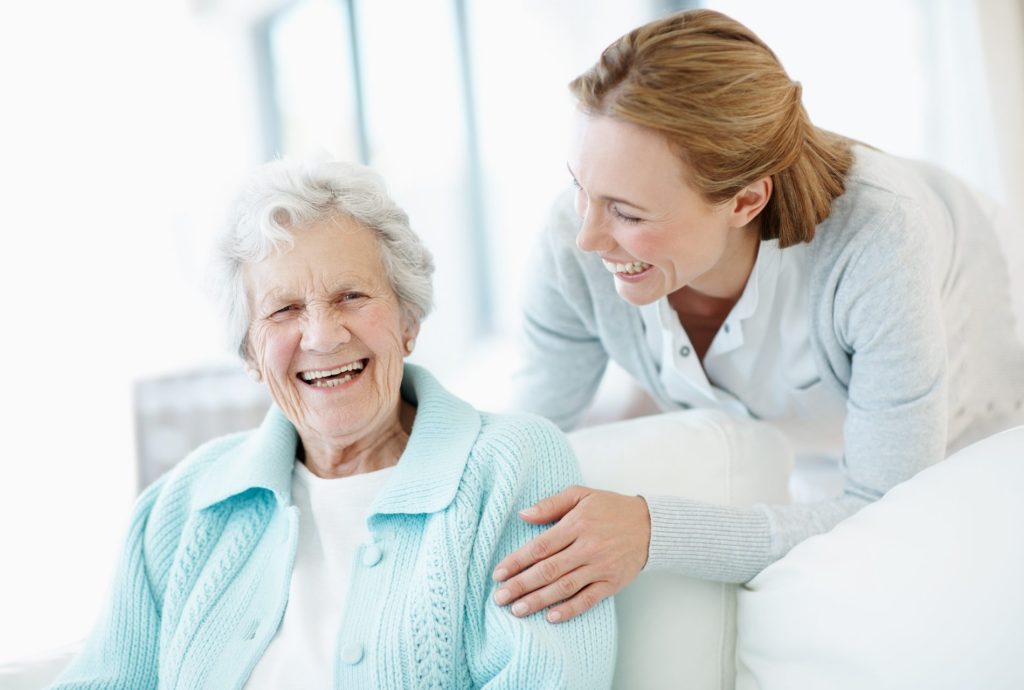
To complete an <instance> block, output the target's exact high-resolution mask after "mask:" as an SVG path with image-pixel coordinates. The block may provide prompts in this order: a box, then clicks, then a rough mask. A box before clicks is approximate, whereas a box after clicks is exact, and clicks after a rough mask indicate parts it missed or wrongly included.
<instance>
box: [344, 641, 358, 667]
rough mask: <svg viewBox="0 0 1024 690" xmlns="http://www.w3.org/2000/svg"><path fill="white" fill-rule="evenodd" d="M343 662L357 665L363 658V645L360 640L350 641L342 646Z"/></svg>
mask: <svg viewBox="0 0 1024 690" xmlns="http://www.w3.org/2000/svg"><path fill="white" fill-rule="evenodd" d="M340 658H341V663H343V664H348V665H349V666H355V665H356V664H358V663H359V662H360V661H362V660H363V645H361V644H359V643H358V642H349V643H347V644H345V646H344V647H342V648H341V654H340Z"/></svg>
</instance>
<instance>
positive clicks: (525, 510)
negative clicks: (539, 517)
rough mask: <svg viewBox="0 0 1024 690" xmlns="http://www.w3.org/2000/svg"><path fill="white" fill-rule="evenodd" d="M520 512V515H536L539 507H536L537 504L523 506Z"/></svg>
mask: <svg viewBox="0 0 1024 690" xmlns="http://www.w3.org/2000/svg"><path fill="white" fill-rule="evenodd" d="M519 514H520V515H526V516H530V515H536V514H537V508H536V506H530V507H529V508H523V509H522V510H520V511H519Z"/></svg>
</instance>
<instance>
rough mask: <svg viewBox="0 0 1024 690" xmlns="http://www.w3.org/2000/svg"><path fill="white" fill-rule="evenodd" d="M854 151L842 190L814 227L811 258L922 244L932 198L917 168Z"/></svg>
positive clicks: (884, 156)
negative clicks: (816, 226) (826, 216)
mask: <svg viewBox="0 0 1024 690" xmlns="http://www.w3.org/2000/svg"><path fill="white" fill-rule="evenodd" d="M854 151H855V156H856V157H855V163H854V166H853V168H852V169H851V170H850V173H849V174H848V176H847V179H846V191H845V192H844V193H843V194H842V195H841V196H839V197H838V198H836V199H835V201H834V202H833V204H832V212H831V214H830V215H829V217H828V218H827V219H826V220H825V221H824V222H823V223H822V224H821V225H820V226H819V227H818V231H817V232H816V233H815V237H814V240H813V241H812V242H811V251H812V253H814V254H817V255H818V256H819V257H821V259H822V260H826V261H827V260H828V259H835V260H839V259H840V258H842V257H844V256H845V257H849V256H850V255H853V254H856V253H859V252H862V251H865V250H869V249H870V248H872V247H876V248H878V250H879V251H880V252H883V253H885V252H887V251H888V250H890V249H891V248H894V247H898V246H901V245H906V244H907V243H908V242H909V243H914V244H927V242H926V241H925V240H926V238H925V237H924V236H923V234H922V233H923V229H924V227H925V226H926V225H927V223H926V219H927V216H928V215H929V211H930V209H932V208H933V207H934V204H935V202H936V201H937V199H936V198H935V196H934V194H933V193H931V192H930V190H929V189H928V187H927V185H926V184H925V183H924V179H923V178H922V177H921V175H920V173H919V172H918V170H917V168H916V167H915V166H914V165H913V164H911V163H910V162H908V161H904V160H902V159H899V158H896V157H893V156H889V155H888V154H885V153H882V152H880V151H875V150H872V149H867V148H865V147H860V146H858V147H855V149H854Z"/></svg>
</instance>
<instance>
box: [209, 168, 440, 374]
mask: <svg viewBox="0 0 1024 690" xmlns="http://www.w3.org/2000/svg"><path fill="white" fill-rule="evenodd" d="M338 216H346V217H348V218H351V219H353V220H355V221H356V222H357V223H359V224H361V225H363V226H365V227H366V228H368V229H369V230H370V231H371V232H373V234H374V236H375V237H376V238H377V246H378V248H379V250H380V257H381V261H382V263H383V264H384V271H385V273H386V275H387V278H388V281H389V282H390V284H391V289H392V290H393V291H394V293H395V295H396V296H397V297H398V304H399V306H400V307H401V310H402V316H403V318H404V319H405V320H406V322H407V323H408V324H409V325H418V324H419V323H420V322H422V320H423V319H424V318H425V317H426V316H427V314H428V313H429V312H430V309H431V306H432V300H433V285H432V284H431V275H432V274H433V273H434V260H433V257H432V256H431V254H430V251H429V250H428V249H427V248H426V247H425V246H423V243H422V242H421V241H420V238H419V237H417V235H416V233H414V232H413V231H412V228H410V227H409V217H408V216H407V215H406V213H405V211H403V210H402V209H401V208H399V207H398V205H397V204H396V203H395V202H394V200H393V199H392V198H391V197H390V196H389V195H388V193H387V189H386V188H385V186H384V181H383V180H382V179H381V177H380V175H378V174H377V173H375V172H374V171H372V170H370V169H369V168H367V167H365V166H362V165H358V164H356V163H346V162H340V161H329V160H300V161H291V160H277V161H273V162H270V163H265V164H263V165H261V166H260V167H258V168H257V169H256V170H255V172H254V173H253V175H252V177H251V178H250V179H249V180H248V181H247V183H246V184H245V186H244V187H243V189H242V192H241V193H240V194H239V195H238V198H237V199H236V200H235V203H234V207H233V211H232V213H231V216H230V220H229V222H228V224H227V226H226V228H225V230H224V232H223V234H222V236H221V237H220V241H219V242H218V243H217V248H216V253H215V256H214V269H213V270H214V274H215V275H214V276H212V277H213V284H214V289H215V291H216V292H217V297H218V300H219V301H220V303H221V305H222V308H223V310H224V315H225V317H226V323H227V337H228V342H229V343H230V344H231V346H232V347H235V348H237V351H238V354H239V356H240V357H241V358H242V359H243V360H245V359H246V358H247V341H246V338H247V335H248V331H249V324H250V319H251V315H250V314H249V302H248V300H247V297H246V288H245V281H244V278H243V275H242V267H243V266H244V265H245V264H248V263H256V262H258V261H262V260H263V259H266V258H267V257H269V256H270V255H271V253H273V252H275V251H280V250H283V249H288V248H291V247H292V246H293V245H294V241H295V240H294V235H293V232H294V231H295V230H298V229H301V228H304V227H309V226H310V225H313V224H316V223H319V222H323V221H326V220H330V219H331V218H336V217H338Z"/></svg>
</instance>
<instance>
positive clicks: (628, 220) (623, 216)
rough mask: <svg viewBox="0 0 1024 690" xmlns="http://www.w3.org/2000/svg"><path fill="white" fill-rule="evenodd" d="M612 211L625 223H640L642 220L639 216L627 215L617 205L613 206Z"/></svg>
mask: <svg viewBox="0 0 1024 690" xmlns="http://www.w3.org/2000/svg"><path fill="white" fill-rule="evenodd" d="M612 213H614V214H615V217H616V218H618V219H619V220H621V221H622V222H623V223H639V222H640V221H641V219H640V218H637V217H636V216H628V215H626V214H625V213H623V212H622V211H620V210H619V208H618V207H617V206H612Z"/></svg>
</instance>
